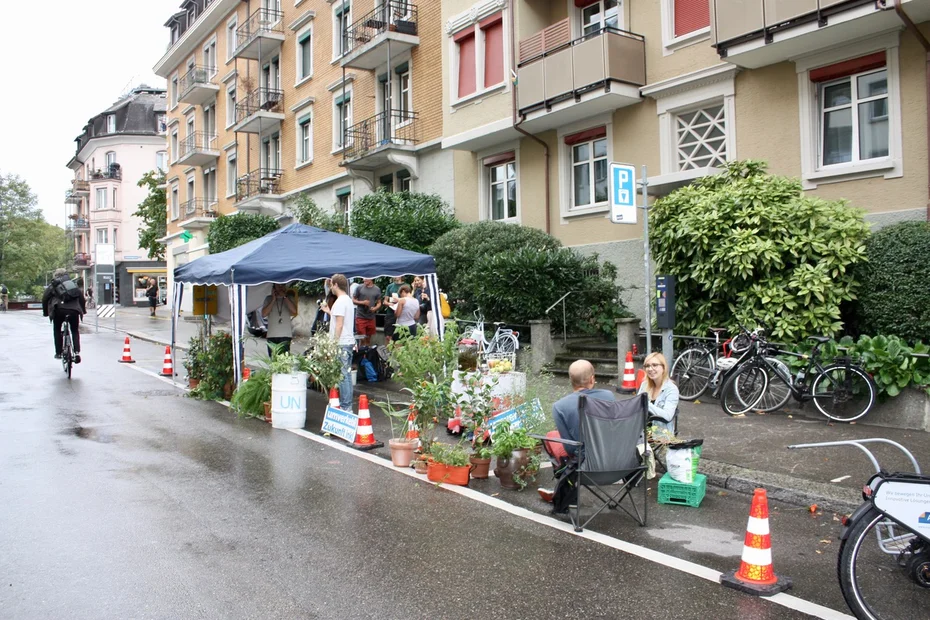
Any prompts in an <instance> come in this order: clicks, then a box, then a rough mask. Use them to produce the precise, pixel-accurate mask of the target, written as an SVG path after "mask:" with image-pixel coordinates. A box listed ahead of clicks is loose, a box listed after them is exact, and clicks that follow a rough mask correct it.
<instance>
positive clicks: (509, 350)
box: [494, 334, 519, 355]
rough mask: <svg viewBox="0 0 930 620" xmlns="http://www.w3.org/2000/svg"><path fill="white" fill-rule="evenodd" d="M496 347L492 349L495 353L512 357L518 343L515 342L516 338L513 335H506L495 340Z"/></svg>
mask: <svg viewBox="0 0 930 620" xmlns="http://www.w3.org/2000/svg"><path fill="white" fill-rule="evenodd" d="M496 344H497V346H496V347H495V348H494V352H495V353H506V354H507V355H513V354H514V353H516V352H517V347H518V346H519V343H518V342H517V337H516V336H514V335H513V334H507V335H502V336H499V337H498V338H497V339H496Z"/></svg>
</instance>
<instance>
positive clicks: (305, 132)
mask: <svg viewBox="0 0 930 620" xmlns="http://www.w3.org/2000/svg"><path fill="white" fill-rule="evenodd" d="M311 120H312V118H311V116H310V115H309V114H307V115H306V116H302V117H300V118H299V119H297V163H298V164H305V163H307V162H309V161H311V160H312V159H313V126H312V124H311Z"/></svg>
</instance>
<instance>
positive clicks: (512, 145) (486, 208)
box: [475, 140, 523, 224]
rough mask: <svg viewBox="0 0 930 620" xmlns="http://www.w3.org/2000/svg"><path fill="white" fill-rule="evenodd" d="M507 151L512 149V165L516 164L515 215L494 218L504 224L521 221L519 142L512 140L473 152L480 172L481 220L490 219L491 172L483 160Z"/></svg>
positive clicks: (479, 204)
mask: <svg viewBox="0 0 930 620" xmlns="http://www.w3.org/2000/svg"><path fill="white" fill-rule="evenodd" d="M508 151H513V155H514V165H515V166H516V173H517V179H516V180H517V216H516V217H515V218H506V219H503V220H496V221H498V222H504V223H506V224H511V223H514V224H520V223H522V222H523V209H522V208H521V199H520V194H521V192H522V191H523V188H522V187H521V186H520V185H521V184H520V142H519V141H516V140H515V141H512V142H506V143H504V144H498V145H497V146H494V147H492V148H489V149H485V150H483V151H479V152H477V153H476V154H475V156H476V158H477V160H478V164H479V165H480V166H481V174H479V175H478V192H479V198H478V213H479V218H480V219H481V220H490V219H491V209H492V205H491V173H490V169H489V167H488V166H485V165H484V163H483V162H484V160H485V159H487V158H488V157H494V156H495V155H500V154H501V153H506V152H508Z"/></svg>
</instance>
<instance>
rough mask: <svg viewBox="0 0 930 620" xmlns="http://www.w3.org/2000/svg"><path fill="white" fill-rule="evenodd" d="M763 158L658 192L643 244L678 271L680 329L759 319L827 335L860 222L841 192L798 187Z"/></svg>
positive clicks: (843, 296)
mask: <svg viewBox="0 0 930 620" xmlns="http://www.w3.org/2000/svg"><path fill="white" fill-rule="evenodd" d="M765 168H766V165H765V164H764V163H762V162H754V161H737V162H732V163H730V164H729V165H728V166H727V168H726V170H725V171H724V172H723V173H721V174H720V175H718V176H712V177H705V178H703V179H700V180H698V181H696V182H694V183H693V184H692V185H690V186H688V187H684V188H682V189H680V190H678V191H676V192H673V193H672V194H670V195H668V196H666V197H665V198H662V199H660V200H658V201H656V203H655V205H654V206H653V207H652V209H651V212H650V220H649V223H650V227H651V229H650V243H651V244H652V253H653V258H654V259H655V261H656V263H657V264H658V268H659V273H667V274H671V275H674V276H675V277H676V278H677V293H678V305H677V315H678V317H679V319H678V325H679V327H678V330H679V331H681V332H682V333H692V334H698V335H703V334H704V333H706V330H707V328H708V327H711V326H726V327H731V328H736V327H737V325H736V321H737V319H741V320H742V321H743V322H745V323H753V324H754V323H756V322H760V321H761V322H763V323H765V324H767V325H769V326H770V328H771V330H772V335H773V336H775V337H776V338H783V339H792V338H801V337H804V336H806V335H809V334H833V333H835V332H837V331H838V330H839V329H840V328H841V327H842V323H841V322H840V304H841V303H842V302H843V301H848V300H851V299H853V298H854V296H855V293H856V288H857V283H856V280H855V278H854V277H853V275H852V267H853V266H855V265H856V264H857V263H859V262H861V261H862V260H863V258H864V255H865V241H866V239H867V237H868V234H869V233H868V226H867V225H866V223H865V222H864V220H863V218H862V213H861V212H860V211H858V210H856V209H852V208H850V207H848V206H847V205H846V204H845V203H844V202H842V201H826V200H821V199H818V198H812V197H808V196H804V195H803V194H802V192H801V184H800V182H799V181H797V180H795V179H788V178H785V177H778V176H774V175H767V174H765Z"/></svg>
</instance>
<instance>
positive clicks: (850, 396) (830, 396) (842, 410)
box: [811, 364, 877, 422]
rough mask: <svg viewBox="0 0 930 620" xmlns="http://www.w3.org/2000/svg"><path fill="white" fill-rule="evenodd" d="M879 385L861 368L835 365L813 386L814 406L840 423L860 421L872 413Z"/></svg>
mask: <svg viewBox="0 0 930 620" xmlns="http://www.w3.org/2000/svg"><path fill="white" fill-rule="evenodd" d="M876 392H877V390H876V389H875V382H874V381H872V377H870V376H869V375H868V374H867V373H866V372H865V371H864V370H862V369H861V368H859V367H858V366H847V365H845V364H833V365H831V366H827V367H826V368H824V369H823V372H822V373H820V374H819V375H817V376H816V377H815V378H814V382H813V383H812V384H811V395H812V396H813V398H814V406H816V407H817V410H818V411H820V413H822V414H824V415H825V416H827V417H828V418H830V419H831V420H836V421H837V422H852V421H853V420H858V419H859V418H861V417H862V416H864V415H865V414H867V413H868V412H869V410H870V409H872V405H874V404H875V397H876Z"/></svg>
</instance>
